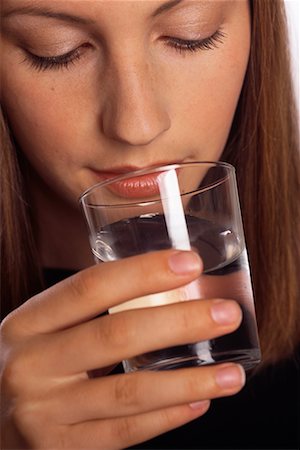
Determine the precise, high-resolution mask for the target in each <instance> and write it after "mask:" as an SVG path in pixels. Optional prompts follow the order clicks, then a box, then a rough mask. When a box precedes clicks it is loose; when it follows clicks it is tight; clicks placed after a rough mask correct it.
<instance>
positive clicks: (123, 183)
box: [98, 172, 160, 199]
mask: <svg viewBox="0 0 300 450" xmlns="http://www.w3.org/2000/svg"><path fill="white" fill-rule="evenodd" d="M98 175H100V179H101V181H109V180H110V179H112V178H115V177H117V176H118V174H104V173H102V174H98ZM159 175H160V173H159V172H158V173H152V174H151V173H150V174H147V175H141V176H135V177H132V178H126V179H124V180H119V181H115V182H112V183H110V184H107V185H106V186H105V187H106V188H107V189H109V190H110V191H111V192H113V193H114V194H116V195H118V196H119V197H124V198H137V199H141V198H149V197H153V196H155V195H158V194H159V185H158V177H159Z"/></svg>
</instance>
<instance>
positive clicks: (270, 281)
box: [0, 0, 300, 363]
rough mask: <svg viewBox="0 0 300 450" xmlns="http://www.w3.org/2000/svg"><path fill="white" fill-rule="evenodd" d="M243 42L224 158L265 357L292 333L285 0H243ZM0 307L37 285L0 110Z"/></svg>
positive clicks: (282, 349)
mask: <svg viewBox="0 0 300 450" xmlns="http://www.w3.org/2000/svg"><path fill="white" fill-rule="evenodd" d="M250 5H251V10H252V11H251V12H252V46H251V52H250V59H249V64H248V69H247V73H246V76H245V81H244V85H243V89H242V92H241V96H240V99H239V104H238V107H237V110H236V114H235V118H234V122H233V124H232V129H231V133H230V136H229V139H228V142H227V145H226V147H225V149H224V153H223V157H222V159H223V160H226V161H228V162H231V163H232V164H233V165H234V166H235V167H236V170H237V176H238V184H239V191H240V199H241V207H242V214H243V219H244V226H245V234H246V240H247V246H248V250H249V257H250V265H251V270H252V277H253V285H254V292H255V298H256V309H257V318H258V325H259V333H260V339H261V347H262V352H263V359H264V362H265V363H270V362H275V361H277V360H279V359H282V358H285V357H288V356H289V355H290V354H291V353H292V351H293V349H294V348H295V346H296V345H297V344H298V343H299V340H300V339H299V332H298V329H297V327H298V322H299V319H300V312H299V282H298V277H297V271H298V270H299V267H300V257H299V244H298V242H299V237H300V229H299V224H300V217H299V216H300V213H299V206H298V205H299V201H298V196H299V192H300V160H299V135H298V121H297V110H296V106H295V100H294V94H293V86H292V81H291V74H290V61H289V47H288V38H287V30H286V20H285V12H284V5H283V3H282V1H281V0H272V1H268V0H252V1H251V2H250ZM0 120H1V133H2V142H3V149H2V152H1V177H0V180H1V193H2V197H1V258H2V264H1V277H2V284H1V291H2V299H3V306H2V314H3V316H4V315H5V314H7V313H8V312H9V311H10V310H12V309H14V308H16V307H17V306H18V305H20V304H21V303H22V302H24V301H25V300H26V299H27V298H29V297H30V296H32V295H33V294H34V293H35V292H37V291H39V290H41V289H42V284H41V279H40V272H41V268H40V266H39V263H38V259H37V251H36V244H35V241H34V238H33V236H34V233H33V225H32V220H31V216H30V205H29V204H28V203H27V201H26V194H25V192H24V189H23V187H22V176H21V173H20V166H22V163H21V162H20V157H19V156H18V152H17V149H16V146H15V145H14V143H13V137H12V136H10V133H9V127H8V126H7V124H6V122H5V118H4V117H3V116H2V117H1V118H0Z"/></svg>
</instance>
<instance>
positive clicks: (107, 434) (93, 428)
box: [71, 401, 209, 450]
mask: <svg viewBox="0 0 300 450" xmlns="http://www.w3.org/2000/svg"><path fill="white" fill-rule="evenodd" d="M208 408H209V401H205V402H203V403H201V404H198V408H192V407H191V406H190V405H182V406H176V407H172V408H166V409H162V410H160V411H154V412H150V413H146V414H140V415H137V416H129V417H122V418H117V419H113V420H99V421H98V420H96V421H89V422H85V423H82V424H77V425H73V426H71V434H72V439H73V442H74V444H76V445H77V447H76V448H78V447H79V448H84V449H95V448H99V446H101V448H105V450H116V449H120V448H127V447H131V446H132V445H135V444H138V443H140V442H144V441H146V440H149V439H151V438H153V437H155V436H158V435H159V434H162V433H166V432H167V431H170V430H172V429H174V428H177V427H179V426H181V425H184V424H186V423H188V422H190V421H191V420H194V419H196V418H197V417H200V416H202V415H203V414H205V413H206V411H207V410H208ZM99 443H100V444H99Z"/></svg>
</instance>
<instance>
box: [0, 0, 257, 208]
mask: <svg viewBox="0 0 300 450" xmlns="http://www.w3.org/2000/svg"><path fill="white" fill-rule="evenodd" d="M2 15H3V19H2V30H1V36H2V65H1V78H2V83H1V102H2V104H3V107H4V110H5V112H6V114H7V116H8V118H9V122H10V125H11V128H12V130H13V133H14V136H15V139H16V141H17V142H18V144H19V146H20V148H21V149H22V151H23V152H24V154H25V155H26V157H27V159H28V160H29V161H30V163H31V166H32V167H33V169H34V170H35V171H36V172H37V173H38V174H39V176H40V178H41V180H42V181H43V183H46V184H47V185H48V186H50V187H51V189H53V190H54V191H55V192H56V193H58V194H59V195H60V196H62V197H63V198H64V199H66V200H68V201H71V202H76V203H77V198H78V196H79V195H80V193H81V192H82V191H83V190H85V189H86V188H87V187H89V186H90V185H92V184H94V183H96V182H98V181H99V180H101V179H102V177H103V176H112V175H116V174H118V173H120V172H121V173H122V172H124V171H128V169H137V168H143V167H146V166H150V165H154V164H157V163H162V162H163V163H169V162H179V161H180V162H181V161H195V160H217V159H219V158H220V156H221V153H222V151H223V148H224V145H225V142H226V139H227V137H228V133H229V130H230V126H231V123H232V119H233V115H234V111H235V108H236V104H237V101H238V98H239V94H240V90H241V87H242V84H243V79H244V75H245V70H246V66H247V61H248V56H249V46H250V13H249V5H248V1H247V0H220V1H218V0H199V1H197V0H194V1H189V0H181V1H180V0H173V1H160V0H159V1H156V0H155V1H154V0H138V1H127V0H121V1H115V0H91V1H90V0H71V1H66V0H34V1H33V0H2Z"/></svg>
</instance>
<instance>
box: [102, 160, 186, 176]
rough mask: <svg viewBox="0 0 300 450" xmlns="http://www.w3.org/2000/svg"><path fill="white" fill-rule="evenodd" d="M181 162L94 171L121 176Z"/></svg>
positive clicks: (163, 162)
mask: <svg viewBox="0 0 300 450" xmlns="http://www.w3.org/2000/svg"><path fill="white" fill-rule="evenodd" d="M181 162H182V161H178V160H177V161H159V162H156V163H152V164H149V165H144V166H133V165H126V166H118V167H110V168H108V169H101V170H96V172H98V173H103V174H116V175H122V174H125V173H128V172H135V171H137V170H143V169H149V168H151V167H157V166H168V165H172V164H180V163H181Z"/></svg>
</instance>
